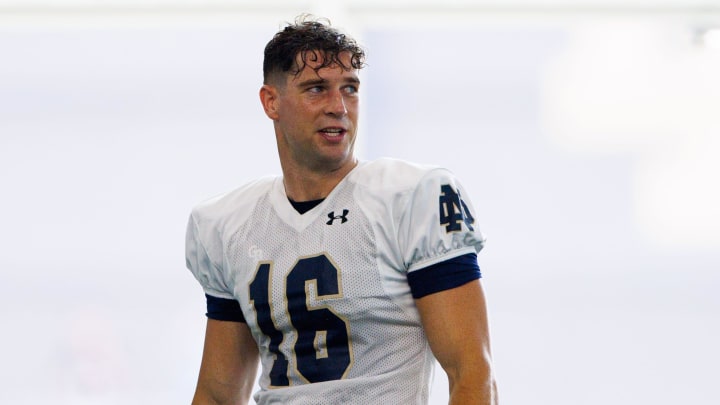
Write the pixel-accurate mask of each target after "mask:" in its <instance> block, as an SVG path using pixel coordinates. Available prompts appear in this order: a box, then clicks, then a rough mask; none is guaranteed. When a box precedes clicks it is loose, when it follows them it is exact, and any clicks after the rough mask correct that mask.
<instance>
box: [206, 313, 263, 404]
mask: <svg viewBox="0 0 720 405" xmlns="http://www.w3.org/2000/svg"><path fill="white" fill-rule="evenodd" d="M258 359H259V356H258V348H257V344H256V343H255V339H253V337H252V334H251V333H250V329H249V328H248V326H247V324H246V323H244V322H232V321H218V320H215V319H208V321H207V329H206V331H205V347H204V349H203V356H202V363H201V365H200V375H199V377H198V383H197V388H196V390H195V396H194V398H193V401H192V405H221V404H222V405H230V404H232V405H245V404H247V403H248V401H249V399H250V395H251V394H252V389H253V385H254V383H255V375H256V373H257V366H258Z"/></svg>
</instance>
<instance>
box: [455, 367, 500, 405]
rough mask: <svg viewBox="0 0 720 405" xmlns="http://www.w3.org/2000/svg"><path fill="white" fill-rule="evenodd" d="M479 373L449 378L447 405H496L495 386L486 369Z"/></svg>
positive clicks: (490, 374)
mask: <svg viewBox="0 0 720 405" xmlns="http://www.w3.org/2000/svg"><path fill="white" fill-rule="evenodd" d="M473 374H479V375H473V376H468V377H465V378H459V379H458V381H454V379H452V378H451V379H450V400H449V402H448V403H449V405H471V404H472V405H498V403H499V402H498V395H497V386H496V383H495V379H494V378H493V376H492V372H491V371H490V370H489V369H488V370H487V372H485V373H473Z"/></svg>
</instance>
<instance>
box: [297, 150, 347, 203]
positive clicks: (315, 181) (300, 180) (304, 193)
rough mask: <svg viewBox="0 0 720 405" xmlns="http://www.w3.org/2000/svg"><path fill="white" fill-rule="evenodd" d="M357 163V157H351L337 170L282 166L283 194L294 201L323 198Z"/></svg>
mask: <svg viewBox="0 0 720 405" xmlns="http://www.w3.org/2000/svg"><path fill="white" fill-rule="evenodd" d="M357 164H358V161H357V159H355V158H353V159H352V160H351V161H350V162H348V163H347V164H345V165H343V166H341V167H340V168H338V169H337V170H332V171H325V172H316V171H311V170H301V169H297V168H292V169H291V168H285V167H283V183H284V185H285V194H287V196H288V198H290V199H292V200H294V201H311V200H319V199H322V198H325V197H327V196H328V194H330V192H331V191H332V190H333V189H334V188H335V186H337V185H338V183H340V182H341V181H342V179H344V178H345V176H347V175H348V173H350V172H351V171H352V169H354V168H355V166H357Z"/></svg>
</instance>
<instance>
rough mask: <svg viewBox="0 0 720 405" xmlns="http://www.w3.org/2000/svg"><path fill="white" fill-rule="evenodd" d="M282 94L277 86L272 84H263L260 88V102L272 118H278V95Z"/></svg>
mask: <svg viewBox="0 0 720 405" xmlns="http://www.w3.org/2000/svg"><path fill="white" fill-rule="evenodd" d="M279 95H280V93H279V90H278V88H277V87H275V86H273V85H270V84H263V86H262V87H261V88H260V103H262V106H263V110H265V115H267V116H268V118H270V119H271V120H273V121H275V120H277V119H278V117H279V114H278V96H279Z"/></svg>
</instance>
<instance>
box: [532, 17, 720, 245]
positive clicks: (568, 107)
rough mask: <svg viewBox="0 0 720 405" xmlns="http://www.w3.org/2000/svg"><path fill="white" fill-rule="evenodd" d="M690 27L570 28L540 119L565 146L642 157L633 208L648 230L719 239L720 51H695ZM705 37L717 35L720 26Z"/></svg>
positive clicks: (550, 68) (679, 237)
mask: <svg viewBox="0 0 720 405" xmlns="http://www.w3.org/2000/svg"><path fill="white" fill-rule="evenodd" d="M686 33H687V31H686V30H683V29H682V27H681V26H680V25H678V24H670V25H663V24H643V23H639V22H624V23H618V24H615V23H607V22H603V23H595V24H584V25H582V26H581V27H579V28H578V29H577V31H572V32H570V33H569V41H568V46H567V48H565V49H564V51H563V52H562V53H560V54H558V55H557V57H556V58H555V59H554V60H553V61H552V62H550V63H549V64H548V65H547V67H546V70H545V72H544V80H543V82H542V93H541V106H540V109H541V125H542V126H543V130H544V132H545V133H546V134H547V136H548V137H550V139H552V140H553V141H554V142H555V143H556V144H557V145H558V146H560V147H562V148H565V149H567V150H570V151H576V152H581V153H592V154H597V153H601V154H606V153H610V154H617V153H622V154H628V155H632V156H633V157H635V158H636V159H637V160H636V163H637V164H636V168H637V171H636V173H635V174H634V180H635V192H636V194H635V196H634V197H635V198H634V201H635V212H636V218H637V221H638V225H639V226H640V228H641V231H642V232H644V233H645V234H646V235H647V236H648V239H650V240H653V241H655V242H659V243H660V244H668V245H675V246H677V245H682V244H687V245H689V246H694V247H698V246H714V247H720V238H718V237H717V235H718V234H720V208H719V207H720V191H718V188H717V186H716V185H715V184H717V178H716V177H717V173H720V161H719V160H717V159H715V156H718V155H720V142H718V141H716V140H715V138H717V134H718V133H720V117H718V114H717V106H718V105H720V76H718V75H717V72H720V54H718V53H717V52H695V51H694V50H693V49H692V44H691V43H690V42H689V41H687V35H686ZM706 34H710V32H707V33H706ZM706 39H707V40H708V41H709V42H706V44H707V45H708V46H709V44H710V43H716V42H715V41H720V30H714V31H713V33H712V34H711V35H709V36H708V37H707V38H706ZM718 45H720V44H718Z"/></svg>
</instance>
